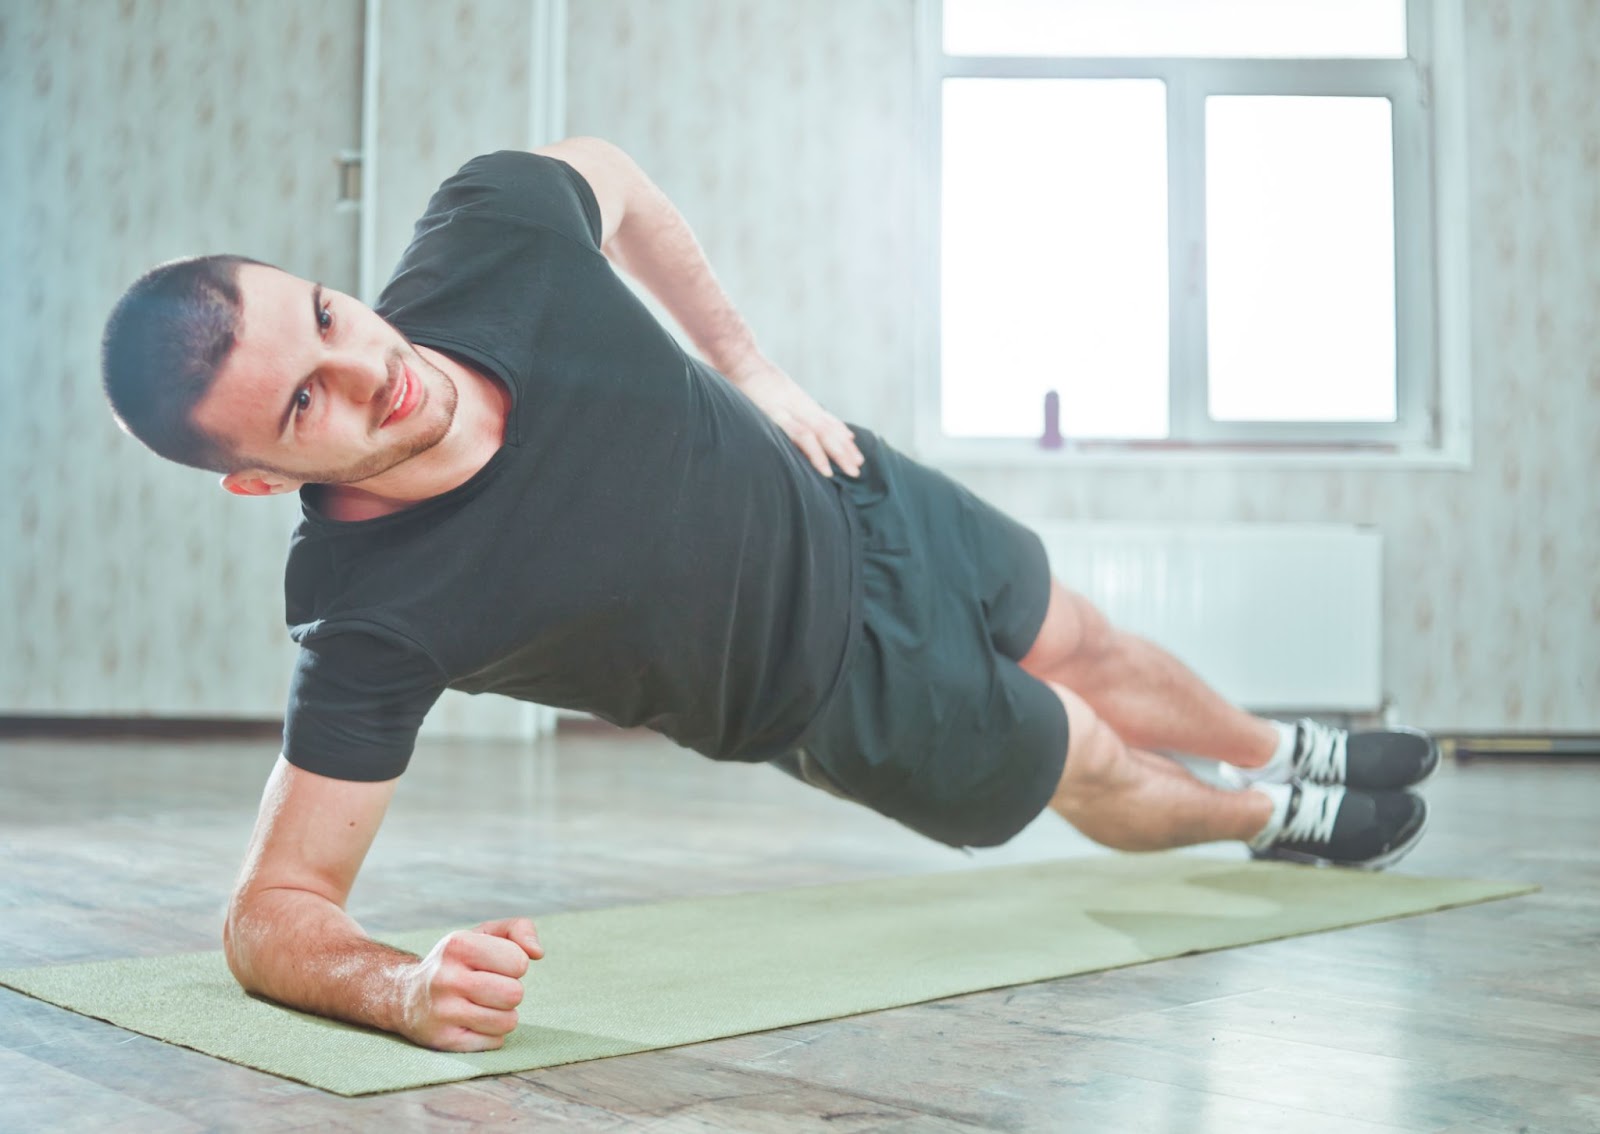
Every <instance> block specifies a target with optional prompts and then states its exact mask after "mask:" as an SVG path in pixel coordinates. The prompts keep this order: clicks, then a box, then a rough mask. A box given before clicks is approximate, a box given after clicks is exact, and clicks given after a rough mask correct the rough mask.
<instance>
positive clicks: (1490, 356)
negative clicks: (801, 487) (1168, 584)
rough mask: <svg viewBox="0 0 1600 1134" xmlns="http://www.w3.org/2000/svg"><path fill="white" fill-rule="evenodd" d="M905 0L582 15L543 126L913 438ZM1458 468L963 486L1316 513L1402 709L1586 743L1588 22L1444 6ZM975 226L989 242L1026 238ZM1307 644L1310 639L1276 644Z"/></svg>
mask: <svg viewBox="0 0 1600 1134" xmlns="http://www.w3.org/2000/svg"><path fill="white" fill-rule="evenodd" d="M913 13H914V5H913V0H795V2H790V3H785V4H769V3H763V2H761V0H737V2H734V0H675V2H674V3H672V4H670V5H663V4H652V3H647V2H645V0H586V2H585V3H583V4H575V5H573V9H572V12H571V24H570V39H569V75H570V84H571V85H570V87H569V92H568V115H569V126H570V128H571V130H572V131H573V132H574V133H593V134H598V135H601V136H604V137H609V138H611V139H613V140H615V141H617V142H618V143H619V144H621V145H623V146H624V147H625V148H627V149H628V150H630V152H632V153H633V154H634V155H635V156H636V157H637V158H638V159H639V161H640V163H641V164H642V165H643V166H644V167H645V168H646V170H647V171H649V172H650V173H651V174H652V176H653V177H655V179H656V180H657V181H658V182H659V183H660V184H661V185H662V187H663V188H664V189H665V190H666V191H667V193H668V194H669V195H670V196H672V197H673V198H674V200H676V201H677V202H678V203H679V205H680V207H681V208H682V210H683V211H684V213H685V215H686V216H687V217H688V218H689V221H690V223H691V224H692V225H693V226H694V227H695V229H696V231H697V233H698V234H699V236H700V238H701V241H702V243H703V244H704V245H705V247H706V249H707V251H708V253H709V255H710V257H711V261H712V263H713V264H714V265H715V266H716V267H717V269H718V271H719V273H720V275H721V276H722V278H723V280H724V282H725V284H726V286H727V287H728V289H729V292H730V294H732V296H733V297H734V299H735V301H736V302H737V303H739V304H740V305H741V307H742V309H743V310H744V312H745V313H746V316H747V317H748V319H749V320H750V322H751V323H752V325H753V326H754V328H755V329H756V332H757V334H758V336H759V337H760V338H761V340H762V342H763V345H764V346H765V348H766V350H767V351H768V353H769V354H770V355H771V356H772V357H773V359H774V360H775V361H776V362H778V363H779V364H780V365H782V366H784V367H786V368H787V369H789V370H790V372H791V373H793V374H794V375H795V376H796V378H798V379H799V380H800V381H801V383H802V384H804V385H806V386H807V387H808V388H809V389H811V390H812V391H813V392H814V393H816V394H817V396H818V397H819V398H820V399H821V400H822V401H823V402H824V403H825V404H828V405H829V406H831V407H832V408H834V409H835V410H836V411H837V412H839V413H841V414H842V415H843V416H845V417H846V418H847V419H851V420H858V421H861V422H862V423H864V424H869V425H871V426H873V427H874V428H877V429H879V430H880V431H881V432H883V433H884V434H885V435H886V436H888V437H890V438H891V439H893V440H895V441H896V442H898V443H900V444H902V445H909V443H910V439H911V431H912V430H911V426H912V413H911V397H912V389H911V381H910V374H909V366H910V359H911V354H912V336H913V333H914V327H913V313H912V308H911V281H912V278H913V272H914V255H913V244H912V229H911V215H912V209H913V206H914V202H913V199H912V196H911V183H910V179H909V176H908V171H909V169H910V168H911V165H912V160H913V157H914V151H913V143H912V126H913V117H912V111H913V108H912V83H913V56H912V43H913ZM1466 25H1467V26H1466V29H1465V31H1466V49H1467V74H1466V76H1465V82H1466V88H1467V91H1468V98H1469V114H1470V119H1471V121H1470V126H1469V139H1468V143H1469V147H1470V151H1471V153H1470V176H1471V182H1472V188H1471V198H1470V211H1471V225H1472V243H1473V252H1472V281H1471V284H1472V297H1473V298H1472V316H1473V324H1474V338H1473V351H1472V353H1473V357H1472V372H1473V404H1474V413H1475V424H1474V436H1473V452H1474V462H1473V466H1472V468H1471V469H1470V470H1469V471H1466V472H1445V471H1393V472H1388V471H1348V472H1347V471H1337V470H1309V469H1308V470H1295V471H1282V470H1256V469H1243V468H1241V469H1237V470H1229V469H1198V470H1197V469H1182V470H1172V469H1161V468H1154V467H1153V468H1151V469H1149V470H1138V469H1133V470H1095V471H1083V472H1074V473H1072V474H1070V475H1067V474H1062V473H1050V472H1046V471H1040V470H1031V469H995V468H989V469H962V470H960V474H959V475H960V476H961V478H962V479H963V480H965V481H966V482H967V483H968V484H970V485H972V486H973V487H974V488H975V489H977V490H978V491H979V492H981V493H983V494H984V495H986V496H988V497H989V498H990V499H992V500H994V501H996V502H997V503H999V504H1001V505H1002V506H1003V507H1006V508H1007V509H1009V510H1011V511H1014V512H1017V513H1019V514H1024V515H1036V516H1052V517H1065V518H1078V519H1116V520H1130V521H1151V522H1162V521H1177V520H1184V521H1207V520H1251V521H1266V522H1272V521H1334V522H1350V523H1367V524H1374V525H1376V526H1377V527H1379V528H1380V529H1381V530H1382V532H1383V535H1384V539H1385V545H1386V565H1385V579H1384V586H1385V594H1386V596H1387V598H1386V603H1387V608H1388V621H1387V625H1386V626H1385V629H1384V665H1385V672H1386V674H1387V684H1388V687H1389V689H1390V692H1391V694H1392V695H1393V696H1394V697H1395V698H1396V700H1397V702H1398V704H1399V707H1400V709H1401V711H1402V713H1403V714H1404V716H1405V717H1406V719H1408V720H1410V721H1413V722H1414V723H1418V724H1422V725H1426V726H1430V727H1434V728H1439V729H1463V730H1541V731H1542V730H1555V731H1560V730H1571V731H1587V732H1600V589H1597V587H1596V582H1597V579H1600V494H1597V491H1596V489H1595V487H1594V481H1595V479H1596V478H1595V474H1594V469H1595V467H1596V466H1597V465H1600V351H1597V348H1596V346H1595V330H1596V328H1595V316H1594V313H1595V312H1596V311H1597V310H1600V257H1597V256H1596V255H1595V250H1596V248H1597V247H1600V178H1597V176H1596V174H1597V172H1600V63H1597V58H1600V5H1596V4H1593V3H1585V2H1582V0H1548V2H1541V3H1540V4H1537V5H1531V4H1530V5H1515V4H1512V3H1509V2H1508V0H1493V2H1491V0H1467V2H1466ZM1024 222H1025V218H1017V217H1011V216H1008V215H1007V214H1006V212H1005V209H1004V203H1003V202H1000V203H997V207H996V212H995V238H996V239H1026V230H1025V228H1024V227H1023V225H1024ZM1283 648H1284V649H1285V650H1314V649H1315V648H1316V644H1315V643H1314V642H1285V643H1284V644H1283Z"/></svg>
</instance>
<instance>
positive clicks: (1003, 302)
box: [940, 79, 1167, 438]
mask: <svg viewBox="0 0 1600 1134" xmlns="http://www.w3.org/2000/svg"><path fill="white" fill-rule="evenodd" d="M1166 146H1167V143H1166V86H1165V84H1164V83H1161V82H1159V81H1157V80H1149V79H1138V80H1133V79H1125V80H1122V79H1119V80H1111V79H1094V80H1086V79H950V80H947V81H946V82H945V83H944V179H943V211H942V243H941V251H942V257H943V263H942V271H941V275H942V281H941V282H942V289H943V299H942V304H941V322H940V326H941V335H942V340H943V341H942V351H941V366H942V370H941V374H942V380H941V389H942V403H943V404H942V419H943V426H944V431H945V433H946V434H949V435H952V436H963V437H1039V436H1041V434H1042V433H1043V432H1044V403H1045V395H1046V393H1047V392H1049V391H1051V390H1055V391H1057V392H1058V393H1059V394H1060V402H1061V429H1062V432H1063V433H1065V434H1066V435H1067V436H1069V437H1141V438H1148V437H1165V436H1166V435H1167V149H1166Z"/></svg>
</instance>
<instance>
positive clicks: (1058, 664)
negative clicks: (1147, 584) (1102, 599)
mask: <svg viewBox="0 0 1600 1134" xmlns="http://www.w3.org/2000/svg"><path fill="white" fill-rule="evenodd" d="M1115 643H1116V630H1115V629H1114V628H1113V627H1112V625H1111V623H1110V621H1109V620H1107V618H1106V616H1105V615H1104V614H1102V613H1100V610H1099V608H1098V607H1096V606H1095V605H1094V604H1093V603H1091V602H1090V601H1089V600H1088V599H1086V598H1084V597H1083V596H1082V595H1080V594H1077V593H1075V592H1073V591H1069V590H1068V589H1067V588H1066V587H1064V586H1062V585H1061V584H1060V583H1059V582H1052V583H1051V591H1050V606H1049V608H1048V610H1047V611H1046V612H1045V619H1044V625H1043V626H1042V627H1040V629H1039V636H1038V638H1037V639H1036V640H1035V641H1034V644H1033V646H1032V648H1031V649H1029V651H1028V653H1027V655H1026V656H1025V657H1024V658H1023V659H1022V662H1021V665H1022V668H1023V669H1025V670H1027V671H1028V672H1030V673H1033V674H1035V675H1037V676H1049V675H1065V674H1080V673H1087V672H1090V671H1092V670H1093V669H1094V668H1095V667H1096V666H1098V665H1100V664H1102V663H1103V661H1104V660H1105V659H1106V657H1107V656H1108V655H1109V654H1110V653H1111V651H1112V650H1113V648H1114V646H1115Z"/></svg>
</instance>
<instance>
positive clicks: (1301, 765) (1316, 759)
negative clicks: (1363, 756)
mask: <svg viewBox="0 0 1600 1134" xmlns="http://www.w3.org/2000/svg"><path fill="white" fill-rule="evenodd" d="M1349 737H1350V734H1349V733H1347V732H1345V730H1344V729H1342V728H1330V727H1329V726H1327V725H1325V724H1321V723H1319V722H1317V721H1314V720H1310V719H1309V718H1308V719H1306V720H1302V721H1301V722H1300V741H1301V745H1302V748H1301V751H1299V752H1297V753H1296V754H1295V761H1294V764H1295V771H1296V772H1297V773H1298V774H1299V776H1300V778H1301V779H1302V780H1310V781H1311V782H1312V783H1317V784H1342V783H1344V781H1345V764H1346V752H1345V742H1346V741H1347V740H1348V739H1349Z"/></svg>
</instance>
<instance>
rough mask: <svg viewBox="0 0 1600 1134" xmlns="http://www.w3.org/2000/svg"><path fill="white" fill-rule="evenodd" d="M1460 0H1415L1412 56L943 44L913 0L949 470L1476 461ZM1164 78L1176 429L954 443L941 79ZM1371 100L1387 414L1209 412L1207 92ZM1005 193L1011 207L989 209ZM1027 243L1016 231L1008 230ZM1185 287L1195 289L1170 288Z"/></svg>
mask: <svg viewBox="0 0 1600 1134" xmlns="http://www.w3.org/2000/svg"><path fill="white" fill-rule="evenodd" d="M1461 5H1462V0H1407V41H1408V57H1407V58H1404V59H1303V60H1302V59H1210V58H1088V57H1073V58H1066V57H1044V58H1034V57H1014V56H981V57H979V56H951V55H946V54H945V53H944V44H943V11H942V9H943V5H942V2H941V0H918V7H917V40H918V43H917V84H918V92H917V115H918V135H919V136H918V147H917V152H918V156H919V159H920V162H921V164H920V167H919V169H918V171H917V189H918V192H917V217H916V224H917V233H918V242H919V249H920V262H919V268H920V270H919V272H918V285H919V286H918V287H917V289H916V291H917V296H916V306H917V336H916V340H917V341H916V351H917V358H916V368H915V373H916V376H917V378H916V386H917V389H916V395H917V396H916V399H915V415H916V421H915V438H916V446H917V451H918V454H919V455H920V456H921V457H922V458H923V459H925V460H928V461H930V462H932V463H935V464H941V465H1042V466H1059V465H1063V464H1071V465H1079V466H1081V465H1086V464H1087V465H1127V464H1134V465H1139V466H1144V467H1148V466H1150V465H1151V464H1163V463H1167V464H1186V465H1187V464H1216V463H1223V464H1253V465H1258V464H1262V463H1271V464H1291V465H1303V464H1317V465H1328V464H1334V465H1371V464H1379V465H1384V466H1399V465H1410V466H1422V467H1443V468H1466V467H1468V466H1469V465H1470V461H1471V432H1470V410H1471V398H1470V394H1471V389H1470V381H1471V379H1470V370H1469V363H1470V345H1471V342H1470V323H1469V319H1470V310H1469V300H1470V297H1469V293H1468V276H1467V270H1468V257H1469V251H1470V250H1469V248H1468V241H1467V233H1468V225H1467V185H1466V114H1465V106H1464V86H1465V83H1464V76H1463V70H1464V68H1463V47H1462V36H1463V17H1462V11H1461ZM973 77H976V78H1157V79H1161V80H1162V81H1164V82H1165V83H1166V84H1167V112H1168V121H1169V129H1168V141H1167V145H1168V150H1167V159H1168V167H1169V169H1168V184H1169V186H1174V187H1175V186H1178V185H1180V184H1186V185H1189V186H1192V187H1193V188H1192V189H1191V190H1188V191H1184V192H1177V191H1171V192H1169V206H1168V207H1169V215H1168V236H1169V240H1168V247H1169V273H1168V278H1169V287H1170V289H1171V292H1170V296H1171V312H1172V316H1171V318H1172V327H1171V337H1170V344H1171V345H1170V347H1169V350H1170V354H1169V367H1168V372H1169V379H1168V380H1169V382H1170V384H1171V385H1170V414H1171V421H1172V431H1173V435H1174V437H1175V438H1183V440H1173V441H1154V442H1151V441H1082V442H1073V441H1071V440H1070V439H1069V440H1068V441H1067V442H1066V443H1065V444H1064V445H1063V446H1062V447H1061V448H1059V449H1049V450H1047V449H1044V448H1042V447H1041V446H1040V445H1039V444H1038V442H1037V441H1034V440H1031V439H1025V438H1015V439H1011V438H966V437H952V436H950V435H948V434H946V433H945V432H944V431H943V427H942V422H941V412H940V403H941V399H940V382H941V378H940V335H939V318H940V291H941V284H940V254H939V240H940V191H941V176H942V173H941V161H940V158H941V155H940V149H941V137H942V129H941V107H942V87H943V81H944V80H945V79H946V78H973ZM1236 94H1238V95H1260V94H1283V95H1324V96H1338V95H1369V96H1380V97H1387V98H1389V99H1390V101H1391V105H1392V106H1393V123H1394V147H1395V219H1396V225H1395V266H1396V281H1395V282H1396V308H1397V314H1396V346H1397V358H1396V362H1397V375H1398V377H1397V395H1398V399H1399V401H1398V405H1397V418H1398V420H1397V421H1396V422H1382V423H1322V422H1288V423H1285V422H1215V421H1212V420H1210V418H1209V414H1208V413H1207V409H1206V406H1205V404H1204V402H1205V383H1204V380H1203V374H1204V367H1205V365H1206V339H1205V335H1206V326H1205V288H1204V280H1205V216H1204V192H1205V168H1204V137H1205V134H1204V129H1205V123H1204V114H1205V97H1206V96H1209V95H1236ZM997 204H1003V203H997ZM1015 235H1016V237H1017V238H1018V239H1025V238H1026V234H1025V233H1018V234H1015ZM1189 289H1193V291H1194V292H1196V293H1198V299H1196V298H1195V297H1194V296H1192V295H1180V291H1187V290H1189Z"/></svg>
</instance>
